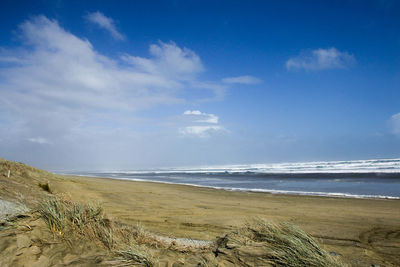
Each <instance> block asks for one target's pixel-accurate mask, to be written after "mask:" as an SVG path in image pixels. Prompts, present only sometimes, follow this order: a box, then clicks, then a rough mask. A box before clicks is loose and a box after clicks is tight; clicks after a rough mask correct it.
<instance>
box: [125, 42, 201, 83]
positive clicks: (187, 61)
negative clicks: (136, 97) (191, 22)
mask: <svg viewBox="0 0 400 267" xmlns="http://www.w3.org/2000/svg"><path fill="white" fill-rule="evenodd" d="M150 55H151V56H152V57H151V58H143V57H137V56H130V55H127V54H125V55H123V56H122V57H121V59H122V60H124V61H125V62H126V63H128V64H130V65H132V66H134V67H135V68H137V69H138V70H140V71H142V72H144V73H149V74H157V75H160V74H161V75H168V76H172V77H174V78H175V79H178V80H190V78H193V75H195V74H198V73H200V72H202V71H203V70H204V67H203V64H202V62H201V60H200V57H199V56H198V55H197V54H196V53H194V52H193V51H192V50H190V49H188V48H186V47H184V48H183V49H182V48H180V47H178V46H177V45H176V44H175V43H174V42H169V43H163V42H161V41H160V42H159V43H158V44H152V45H150Z"/></svg>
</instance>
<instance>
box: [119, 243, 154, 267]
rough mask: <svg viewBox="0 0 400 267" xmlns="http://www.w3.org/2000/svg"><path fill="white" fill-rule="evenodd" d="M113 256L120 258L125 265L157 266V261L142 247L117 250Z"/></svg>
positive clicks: (134, 246) (133, 246)
mask: <svg viewBox="0 0 400 267" xmlns="http://www.w3.org/2000/svg"><path fill="white" fill-rule="evenodd" d="M115 254H116V255H117V256H119V257H121V258H122V261H123V262H125V263H126V264H135V265H142V266H146V267H153V266H157V264H158V260H157V259H156V258H155V257H154V256H153V255H152V254H151V253H150V252H149V250H148V249H146V248H144V247H139V246H136V245H132V246H130V247H129V248H127V249H125V250H118V251H116V252H115Z"/></svg>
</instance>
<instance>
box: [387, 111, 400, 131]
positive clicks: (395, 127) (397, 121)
mask: <svg viewBox="0 0 400 267" xmlns="http://www.w3.org/2000/svg"><path fill="white" fill-rule="evenodd" d="M389 122H390V127H391V130H392V133H394V134H396V135H400V113H397V114H394V115H393V116H391V117H390V120H389Z"/></svg>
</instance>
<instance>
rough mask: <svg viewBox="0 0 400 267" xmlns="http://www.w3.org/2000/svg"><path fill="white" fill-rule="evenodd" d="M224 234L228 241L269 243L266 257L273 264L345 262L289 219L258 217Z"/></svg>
mask: <svg viewBox="0 0 400 267" xmlns="http://www.w3.org/2000/svg"><path fill="white" fill-rule="evenodd" d="M224 238H225V241H224V242H225V243H226V242H231V243H237V244H239V245H243V246H248V245H250V246H251V245H256V246H260V245H261V246H263V247H265V251H264V255H263V258H265V259H267V260H268V262H270V263H271V265H272V266H293V267H295V266H299V267H300V266H315V267H316V266H326V267H339V266H345V265H343V264H342V263H340V261H339V260H338V259H336V258H333V257H332V256H331V255H329V253H328V252H326V251H325V250H323V249H322V248H321V247H320V246H319V245H318V244H317V243H316V241H315V240H314V239H313V238H312V237H311V236H310V235H308V234H307V233H305V232H304V231H302V230H301V229H299V228H298V227H296V226H294V225H292V224H289V223H279V224H274V223H271V222H268V221H265V220H262V219H254V220H253V221H251V222H249V223H247V224H246V225H245V226H244V227H242V228H241V229H239V230H238V231H237V232H235V233H231V234H230V235H229V234H228V235H227V236H225V237H224ZM227 240H228V241H227ZM217 242H218V241H217ZM220 242H221V240H220ZM228 244H229V243H228Z"/></svg>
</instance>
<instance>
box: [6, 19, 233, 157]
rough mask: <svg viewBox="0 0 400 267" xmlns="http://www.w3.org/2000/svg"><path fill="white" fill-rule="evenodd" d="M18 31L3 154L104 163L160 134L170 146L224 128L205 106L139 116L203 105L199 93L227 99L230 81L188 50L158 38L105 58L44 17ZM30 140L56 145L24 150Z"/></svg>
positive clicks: (10, 62)
mask: <svg viewBox="0 0 400 267" xmlns="http://www.w3.org/2000/svg"><path fill="white" fill-rule="evenodd" d="M17 33H18V37H19V39H17V41H20V43H19V45H17V46H15V48H13V49H10V48H8V49H5V48H1V47H0V92H1V97H0V128H1V129H7V130H5V131H0V151H7V155H5V156H8V155H10V153H14V155H15V157H14V158H16V159H17V158H30V159H32V160H33V161H35V160H36V159H39V158H42V157H47V159H48V160H49V161H53V160H54V162H56V161H59V163H60V165H63V163H62V160H61V159H60V157H62V155H60V153H59V151H66V152H65V153H63V155H65V156H66V155H69V156H68V157H69V158H70V157H71V155H78V156H77V157H76V158H74V159H73V160H72V161H74V162H75V163H77V164H79V162H80V161H81V160H82V161H84V162H90V161H92V160H94V158H98V159H99V162H101V161H102V160H100V159H101V158H103V157H104V156H103V155H114V156H115V157H116V158H118V159H121V158H122V156H119V154H118V153H116V152H115V151H121V150H124V149H125V150H126V151H125V154H124V155H125V156H126V158H129V157H130V156H132V155H133V154H135V153H136V152H132V151H134V149H132V148H135V147H141V150H140V151H147V150H146V148H147V147H153V151H157V150H158V149H159V146H158V145H156V144H159V143H157V142H155V141H154V140H159V139H160V136H161V137H162V140H163V141H162V142H163V143H162V144H160V145H163V146H165V147H169V146H170V144H172V143H174V142H178V143H179V142H180V143H182V144H184V143H185V142H196V140H191V141H189V140H185V139H182V138H180V137H181V136H182V135H185V136H202V137H206V136H210V137H211V136H212V135H214V134H215V133H216V132H223V131H224V128H223V126H221V125H219V118H218V116H216V115H214V114H208V113H202V112H200V111H199V112H200V113H201V114H200V115H195V114H192V115H182V116H180V120H179V122H178V123H177V122H173V123H175V124H173V123H170V124H169V125H168V122H167V123H166V122H165V120H168V118H166V117H163V116H164V115H154V117H153V115H147V114H153V113H152V112H148V113H140V114H145V115H143V117H138V116H140V115H138V114H139V113H138V112H137V111H138V110H151V109H152V108H153V107H155V106H161V108H162V110H166V109H167V107H168V106H170V105H173V104H178V103H186V104H192V103H198V101H199V98H198V97H197V96H198V95H201V96H202V97H201V98H200V99H206V98H207V97H208V98H210V99H211V98H212V97H213V96H216V97H218V98H222V97H223V92H224V91H225V90H227V89H228V88H229V86H230V85H229V84H223V83H222V82H213V81H208V80H204V79H202V78H201V77H200V74H201V73H202V72H203V71H205V69H204V66H203V63H202V61H201V59H200V57H199V56H198V55H197V54H196V53H195V52H194V51H192V50H190V49H188V48H184V47H179V46H178V45H177V44H175V43H173V42H168V43H163V42H158V43H156V44H152V45H151V46H150V47H149V55H148V56H144V55H140V56H138V55H135V54H133V53H132V54H123V53H118V52H119V51H113V52H115V53H116V54H119V55H121V54H122V55H123V56H122V57H110V56H105V55H103V54H101V53H99V52H98V51H97V50H96V49H95V47H94V46H93V45H92V43H91V42H90V41H89V40H87V39H85V38H80V37H77V36H76V35H74V34H73V33H71V32H69V31H67V30H65V29H64V28H62V27H61V26H60V25H59V24H58V22H57V21H55V20H50V19H48V18H46V17H44V16H37V17H33V18H32V19H29V20H27V21H25V22H23V23H22V24H21V25H20V26H19V28H18V31H17ZM192 92H195V94H192ZM199 92H201V93H200V94H199ZM182 96H185V97H186V98H183V97H182ZM194 113H196V112H194ZM171 125H172V127H171ZM199 126H201V127H200V128H199ZM186 127H188V128H186ZM179 129H181V131H180V130H179ZM177 131H178V132H182V134H181V135H179V134H178V135H177ZM165 133H167V134H165ZM53 140H57V141H53ZM26 142H32V143H37V144H46V143H49V144H51V146H48V150H46V153H47V154H46V155H43V154H42V153H43V150H42V147H41V146H29V149H30V151H29V153H26V149H27V148H26ZM160 142H161V141H160ZM212 142H213V140H210V142H208V143H209V144H210V143H212ZM116 147H117V148H118V149H116ZM128 147H129V148H130V149H127V148H128ZM35 149H36V150H35ZM167 150H168V149H167ZM168 151H171V150H168ZM100 152H102V153H100ZM114 152H115V153H114ZM138 153H139V152H138ZM139 154H143V153H139ZM38 155H40V157H39V156H38ZM66 157H67V156H66ZM92 157H93V158H92ZM110 157H111V156H110ZM57 158H58V159H57ZM136 159H138V160H141V155H138V156H137V158H136Z"/></svg>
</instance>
